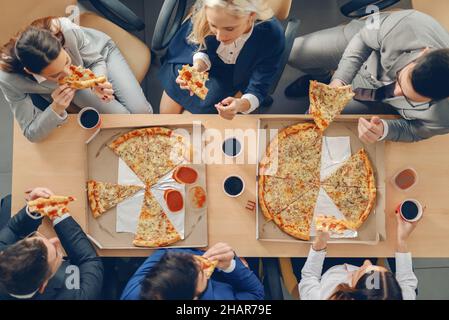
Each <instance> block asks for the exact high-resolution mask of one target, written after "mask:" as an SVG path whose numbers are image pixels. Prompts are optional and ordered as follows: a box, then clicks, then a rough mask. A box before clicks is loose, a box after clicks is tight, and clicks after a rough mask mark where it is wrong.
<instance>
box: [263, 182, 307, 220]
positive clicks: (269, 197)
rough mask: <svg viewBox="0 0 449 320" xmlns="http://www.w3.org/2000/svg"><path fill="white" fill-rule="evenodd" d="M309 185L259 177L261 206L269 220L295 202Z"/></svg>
mask: <svg viewBox="0 0 449 320" xmlns="http://www.w3.org/2000/svg"><path fill="white" fill-rule="evenodd" d="M306 191H307V185H306V184H304V183H303V182H301V181H299V180H297V179H290V178H278V177H273V176H259V188H258V193H259V204H260V208H261V210H262V213H263V214H264V216H265V218H266V219H267V220H272V219H273V216H274V215H275V214H277V213H279V212H280V211H282V210H284V209H285V208H287V207H288V206H289V205H290V204H292V203H293V202H295V201H296V200H297V199H298V198H299V197H300V196H301V195H302V194H303V193H304V192H306Z"/></svg>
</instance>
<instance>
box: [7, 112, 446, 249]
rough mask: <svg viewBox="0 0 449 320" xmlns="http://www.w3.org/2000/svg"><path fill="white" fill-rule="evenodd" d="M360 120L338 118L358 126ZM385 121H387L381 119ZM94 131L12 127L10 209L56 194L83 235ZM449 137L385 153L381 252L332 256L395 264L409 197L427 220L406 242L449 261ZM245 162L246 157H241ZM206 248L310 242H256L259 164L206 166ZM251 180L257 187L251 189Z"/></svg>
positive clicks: (169, 120) (206, 121)
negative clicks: (231, 191)
mask: <svg viewBox="0 0 449 320" xmlns="http://www.w3.org/2000/svg"><path fill="white" fill-rule="evenodd" d="M286 117H291V118H294V119H310V116H301V115H299V116H298V115H295V116H287V115H249V116H246V115H245V116H237V117H236V118H235V119H234V120H232V121H227V120H223V119H221V118H220V117H219V116H216V115H103V116H102V118H103V122H102V127H103V128H122V127H129V126H132V127H144V126H155V125H170V124H177V123H186V122H192V121H201V122H202V124H203V125H204V127H205V128H206V129H207V128H216V129H219V130H220V131H222V132H224V130H225V129H235V128H240V129H244V130H246V129H254V130H256V129H257V126H258V120H259V119H261V118H286ZM358 117H359V116H357V115H354V116H341V117H340V118H339V119H341V120H343V121H346V120H348V121H354V120H355V119H357V118H358ZM384 118H386V117H384ZM91 135H92V132H90V131H88V130H83V129H81V128H80V127H79V126H78V124H77V121H76V116H74V115H70V116H69V120H68V122H67V123H66V124H65V125H64V126H62V127H61V128H58V129H56V130H55V131H54V132H53V133H52V134H51V135H50V136H49V137H48V138H47V139H46V140H45V141H44V142H41V143H37V144H33V143H30V142H28V141H27V139H26V138H25V137H24V136H23V134H22V132H21V130H20V128H19V126H18V124H17V123H15V126H14V146H13V175H12V176H13V178H12V195H13V202H12V210H13V213H14V212H17V211H18V210H20V209H21V208H22V207H23V206H24V205H25V201H24V199H23V192H24V191H25V190H26V189H28V188H30V187H36V186H45V187H48V188H50V189H52V190H53V191H54V192H55V193H57V194H63V195H64V194H66V195H74V196H75V197H76V198H77V199H78V201H76V202H74V203H72V204H71V205H70V208H71V214H72V216H73V217H74V218H75V220H76V221H77V222H78V223H79V224H80V225H81V227H82V228H83V229H85V228H86V223H87V218H86V212H85V202H86V194H85V179H86V178H85V165H86V160H85V159H86V148H85V142H86V140H87V139H88V138H89V137H90V136H91ZM445 145H446V146H448V145H449V135H446V136H438V137H434V138H432V139H430V140H427V141H422V142H419V143H412V144H409V143H392V142H387V143H386V147H385V170H386V171H385V177H386V180H387V181H386V182H385V183H386V190H387V192H386V208H385V215H386V219H385V220H386V231H387V239H384V240H383V241H381V242H379V244H377V245H353V244H330V245H329V248H328V254H329V256H334V257H390V256H393V255H394V250H395V239H396V221H395V216H394V208H395V207H396V206H397V204H398V203H400V202H401V201H402V200H405V199H407V198H415V199H418V200H419V201H421V202H422V203H423V205H425V206H426V210H425V214H424V218H423V220H422V221H421V222H420V224H419V225H418V227H417V229H416V230H415V232H414V233H413V235H412V236H411V238H410V240H409V248H410V250H411V251H412V253H413V255H414V257H449V206H448V204H447V199H449V188H448V187H447V186H448V180H449V152H447V148H446V147H444V146H445ZM242 156H243V155H242ZM407 166H411V167H413V168H414V169H415V170H416V171H417V172H418V177H419V183H418V185H417V186H415V187H414V188H413V189H412V190H410V191H408V192H400V191H397V190H396V189H394V187H393V186H392V185H391V184H390V183H389V182H388V180H389V179H390V178H391V177H392V176H394V174H395V173H396V172H398V171H399V170H401V169H403V168H405V167H407ZM207 170H208V176H207V188H208V219H209V222H208V223H209V226H208V232H209V244H210V245H211V244H215V243H217V242H227V243H229V244H230V245H231V246H232V247H233V248H234V249H235V250H236V252H237V253H238V254H239V255H240V256H245V257H304V256H307V253H308V251H309V248H310V244H308V243H273V242H264V241H258V240H257V239H256V236H255V235H256V216H255V212H253V211H249V210H247V209H245V206H246V203H247V201H249V200H250V201H255V200H256V176H255V173H256V165H255V164H231V165H229V164H228V165H208V169H207ZM232 173H238V174H239V175H240V176H241V177H242V178H243V179H244V180H245V181H246V188H245V192H244V193H243V195H242V196H240V197H239V198H229V197H226V196H223V192H222V191H221V190H222V181H223V180H224V179H225V177H227V176H228V175H230V174H232ZM248 181H253V182H254V183H248ZM41 231H42V232H44V233H46V234H48V235H51V234H52V233H53V230H52V228H51V226H50V224H49V222H48V221H45V222H44V224H43V225H42V227H41ZM98 251H99V254H100V255H102V256H147V255H148V254H149V253H150V251H151V250H150V249H148V250H98Z"/></svg>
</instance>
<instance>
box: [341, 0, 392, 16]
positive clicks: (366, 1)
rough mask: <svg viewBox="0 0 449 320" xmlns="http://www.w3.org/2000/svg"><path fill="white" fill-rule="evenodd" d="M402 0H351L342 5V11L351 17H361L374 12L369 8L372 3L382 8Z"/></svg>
mask: <svg viewBox="0 0 449 320" xmlns="http://www.w3.org/2000/svg"><path fill="white" fill-rule="evenodd" d="M399 1H400V0H382V1H379V0H351V1H349V2H347V3H346V4H344V5H342V6H341V8H340V11H341V13H342V14H343V15H345V16H347V17H349V18H361V17H365V16H368V15H370V14H372V12H371V11H369V10H367V7H368V6H370V5H375V6H376V7H378V8H379V11H380V10H383V9H385V8H388V7H390V6H392V5H394V4H396V3H398V2H399Z"/></svg>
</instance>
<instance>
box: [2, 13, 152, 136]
mask: <svg viewBox="0 0 449 320" xmlns="http://www.w3.org/2000/svg"><path fill="white" fill-rule="evenodd" d="M71 65H76V66H82V67H85V68H89V69H91V70H92V71H93V72H94V73H95V74H96V75H105V76H106V77H107V78H108V81H107V82H105V83H102V84H97V85H96V86H95V87H94V88H92V89H85V90H76V89H72V88H69V87H68V86H67V85H62V86H60V85H59V84H58V80H59V79H61V78H63V77H65V76H67V75H68V74H69V73H70V69H69V68H70V66H71ZM0 89H1V90H2V92H3V94H4V95H5V98H6V100H7V101H8V102H9V105H10V107H11V110H12V112H13V113H14V116H15V118H16V120H17V121H18V123H19V125H20V127H21V128H22V131H23V133H24V135H25V136H26V137H27V138H28V139H29V140H30V141H32V142H36V141H39V140H42V139H43V138H45V137H46V136H47V135H48V134H50V132H51V131H52V130H53V129H55V128H56V127H58V126H60V125H62V124H63V123H64V122H65V120H66V118H67V111H66V110H67V109H68V108H69V106H70V105H71V103H72V104H74V105H76V106H77V107H80V108H83V107H93V108H95V109H97V110H98V111H99V112H100V113H152V107H151V105H150V104H149V102H148V101H147V99H146V98H145V95H144V94H143V91H142V88H141V87H140V84H139V82H138V81H137V80H136V78H135V77H134V75H133V73H132V71H131V69H130V68H129V66H128V64H127V63H126V61H125V59H124V57H123V56H122V54H121V53H120V51H119V49H118V48H117V46H116V45H115V43H114V42H113V41H112V40H111V38H110V37H109V36H107V35H106V34H104V33H102V32H100V31H97V30H94V29H90V28H84V27H80V26H78V25H76V24H74V23H72V22H71V21H70V20H69V19H68V18H54V17H47V18H42V19H39V20H36V21H34V22H33V23H31V25H30V26H28V27H27V28H26V29H25V30H23V31H22V32H19V33H18V34H17V36H15V37H13V38H12V39H11V40H10V41H9V42H8V43H7V44H6V45H4V46H3V47H2V48H1V55H0Z"/></svg>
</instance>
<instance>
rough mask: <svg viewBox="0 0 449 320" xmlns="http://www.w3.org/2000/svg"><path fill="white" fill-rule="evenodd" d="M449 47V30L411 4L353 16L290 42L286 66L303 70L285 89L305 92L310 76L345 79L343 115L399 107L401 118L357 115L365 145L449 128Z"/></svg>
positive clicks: (342, 81) (406, 139) (297, 94)
mask: <svg viewBox="0 0 449 320" xmlns="http://www.w3.org/2000/svg"><path fill="white" fill-rule="evenodd" d="M448 48H449V32H448V31H447V30H445V29H444V27H443V26H441V25H440V24H439V23H438V22H437V21H436V20H435V19H433V18H432V17H430V16H428V15H426V14H423V13H421V12H418V11H415V10H403V11H395V12H390V13H380V14H378V15H374V16H371V17H369V18H368V19H366V20H354V21H352V22H350V23H349V24H348V25H345V26H339V27H335V28H332V29H328V30H323V31H319V32H316V33H313V34H310V35H308V36H305V37H301V38H297V39H296V40H295V45H294V48H293V50H292V54H291V56H290V64H291V65H292V66H294V67H296V68H298V69H300V70H302V71H304V72H305V73H307V75H306V76H303V77H301V78H299V79H297V80H296V81H295V82H294V83H292V84H291V85H290V86H289V87H287V89H286V92H285V93H286V95H287V96H289V97H300V96H305V95H306V94H307V92H308V84H309V81H310V80H312V79H315V80H318V81H321V82H327V83H329V82H330V84H331V86H335V87H337V86H342V85H349V84H350V85H352V86H353V89H354V92H355V94H356V96H355V98H354V100H356V101H354V102H353V103H351V104H350V105H348V107H347V108H346V109H345V111H344V113H351V114H384V113H392V114H398V113H399V115H400V116H401V117H402V118H401V119H395V120H381V119H379V117H373V118H372V119H371V121H367V120H365V119H360V120H359V136H360V138H361V139H362V140H363V141H364V142H366V143H374V142H376V141H379V140H383V139H385V140H391V141H404V142H414V141H419V140H423V139H427V138H430V137H432V136H434V135H440V134H446V133H448V132H449V100H448V97H449V86H448V85H447V84H448V83H449V49H448ZM332 70H336V71H335V73H334V74H333V75H332V73H331V71H332Z"/></svg>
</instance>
